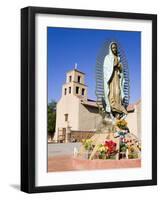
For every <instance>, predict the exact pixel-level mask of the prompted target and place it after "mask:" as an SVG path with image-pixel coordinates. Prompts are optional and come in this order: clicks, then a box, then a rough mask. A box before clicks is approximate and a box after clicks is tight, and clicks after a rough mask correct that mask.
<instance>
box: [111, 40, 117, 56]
mask: <svg viewBox="0 0 161 200" xmlns="http://www.w3.org/2000/svg"><path fill="white" fill-rule="evenodd" d="M111 51H112V53H113V54H114V55H115V56H117V45H116V44H115V43H113V44H112V45H111Z"/></svg>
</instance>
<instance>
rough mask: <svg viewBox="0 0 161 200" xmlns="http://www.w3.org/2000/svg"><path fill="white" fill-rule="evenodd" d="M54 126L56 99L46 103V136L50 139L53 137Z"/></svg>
mask: <svg viewBox="0 0 161 200" xmlns="http://www.w3.org/2000/svg"><path fill="white" fill-rule="evenodd" d="M55 126H56V101H53V100H52V101H51V102H49V103H48V136H49V137H50V138H51V139H52V138H53V137H54V132H55Z"/></svg>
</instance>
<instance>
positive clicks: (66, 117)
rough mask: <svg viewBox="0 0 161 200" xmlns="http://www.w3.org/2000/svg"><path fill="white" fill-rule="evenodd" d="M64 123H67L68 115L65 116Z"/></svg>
mask: <svg viewBox="0 0 161 200" xmlns="http://www.w3.org/2000/svg"><path fill="white" fill-rule="evenodd" d="M64 116H65V121H66V122H67V121H68V114H65V115H64Z"/></svg>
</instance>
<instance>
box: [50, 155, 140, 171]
mask: <svg viewBox="0 0 161 200" xmlns="http://www.w3.org/2000/svg"><path fill="white" fill-rule="evenodd" d="M136 167H141V160H140V159H127V160H85V159H79V158H74V157H73V156H71V155H58V156H52V157H49V158H48V172H58V171H74V170H92V169H93V170H94V169H117V168H136Z"/></svg>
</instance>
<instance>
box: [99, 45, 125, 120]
mask: <svg viewBox="0 0 161 200" xmlns="http://www.w3.org/2000/svg"><path fill="white" fill-rule="evenodd" d="M103 79H104V100H105V103H106V106H105V111H106V112H107V113H110V114H111V115H112V116H113V117H115V118H122V117H124V116H126V115H127V110H126V108H125V106H124V104H123V100H124V97H125V95H124V82H125V80H124V73H123V65H122V63H121V60H120V57H119V55H118V49H117V44H116V43H115V42H111V43H110V45H109V53H108V55H106V56H105V59H104V62H103Z"/></svg>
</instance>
